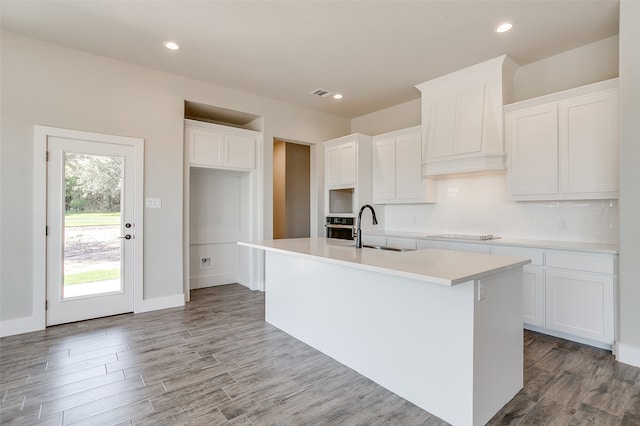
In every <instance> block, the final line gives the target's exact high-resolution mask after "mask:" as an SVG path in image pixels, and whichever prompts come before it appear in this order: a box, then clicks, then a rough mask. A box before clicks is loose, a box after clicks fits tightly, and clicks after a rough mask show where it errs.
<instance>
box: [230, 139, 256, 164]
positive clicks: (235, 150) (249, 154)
mask: <svg viewBox="0 0 640 426" xmlns="http://www.w3.org/2000/svg"><path fill="white" fill-rule="evenodd" d="M255 147H256V140H255V139H253V138H249V137H246V136H237V135H229V136H227V155H226V157H227V158H226V165H228V166H229V167H234V168H240V169H253V168H254V167H255V160H254V159H255Z"/></svg>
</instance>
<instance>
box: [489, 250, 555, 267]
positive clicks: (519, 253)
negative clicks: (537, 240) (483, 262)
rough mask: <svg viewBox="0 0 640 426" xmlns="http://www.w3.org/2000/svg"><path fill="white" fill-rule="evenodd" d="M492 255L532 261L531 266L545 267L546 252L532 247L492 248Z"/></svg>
mask: <svg viewBox="0 0 640 426" xmlns="http://www.w3.org/2000/svg"><path fill="white" fill-rule="evenodd" d="M491 254H496V255H498V256H509V257H524V258H525V259H531V265H539V266H543V265H544V250H540V249H534V248H530V247H511V246H491Z"/></svg>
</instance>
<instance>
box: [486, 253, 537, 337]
mask: <svg viewBox="0 0 640 426" xmlns="http://www.w3.org/2000/svg"><path fill="white" fill-rule="evenodd" d="M491 254H495V255H498V256H511V257H523V258H528V259H531V263H530V264H529V265H524V267H523V277H522V322H523V323H525V324H530V325H534V326H539V327H544V326H545V281H544V251H543V250H540V249H534V248H528V247H512V246H499V245H494V246H491Z"/></svg>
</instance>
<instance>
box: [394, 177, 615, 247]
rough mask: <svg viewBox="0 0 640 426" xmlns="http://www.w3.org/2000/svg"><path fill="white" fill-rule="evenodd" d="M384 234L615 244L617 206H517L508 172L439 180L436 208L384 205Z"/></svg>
mask: <svg viewBox="0 0 640 426" xmlns="http://www.w3.org/2000/svg"><path fill="white" fill-rule="evenodd" d="M384 210H385V229H386V230H395V231H408V232H423V233H425V234H433V233H460V234H476V235H478V234H493V235H498V236H503V237H509V238H525V239H543V240H553V241H586V242H598V243H608V244H617V242H618V202H617V201H608V200H606V201H602V200H600V201H536V202H514V201H510V200H509V199H508V198H507V179H506V173H492V174H485V175H471V176H459V177H451V178H446V179H440V180H439V181H438V203H437V204H417V205H413V206H410V205H404V206H386V207H385V208H384Z"/></svg>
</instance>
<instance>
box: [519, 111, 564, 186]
mask: <svg viewBox="0 0 640 426" xmlns="http://www.w3.org/2000/svg"><path fill="white" fill-rule="evenodd" d="M506 121H507V123H506V134H507V143H508V146H509V158H510V165H509V176H510V185H511V195H512V196H514V197H517V196H522V195H525V196H526V195H554V197H556V196H557V193H558V132H557V123H558V116H557V107H556V105H555V104H548V105H541V106H537V107H532V108H526V109H522V110H519V111H514V112H512V113H509V114H507V116H506Z"/></svg>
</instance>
